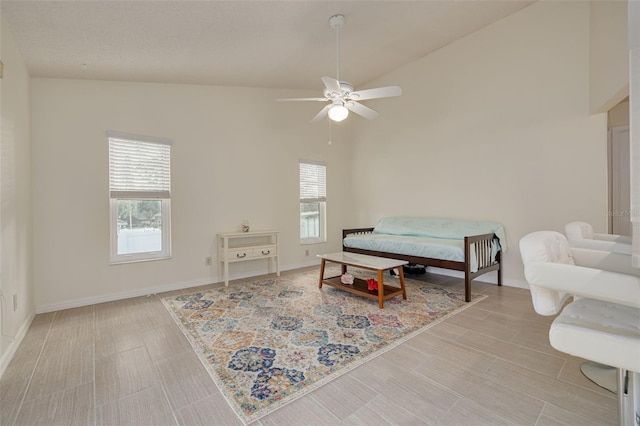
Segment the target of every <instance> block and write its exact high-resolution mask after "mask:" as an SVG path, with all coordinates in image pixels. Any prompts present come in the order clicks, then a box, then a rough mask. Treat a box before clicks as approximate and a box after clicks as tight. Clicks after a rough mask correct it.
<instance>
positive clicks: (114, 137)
mask: <svg viewBox="0 0 640 426" xmlns="http://www.w3.org/2000/svg"><path fill="white" fill-rule="evenodd" d="M107 136H108V138H109V192H110V196H111V198H118V199H149V198H154V199H169V198H171V141H170V140H168V139H162V138H152V137H146V136H135V135H127V134H123V133H119V132H113V131H108V132H107Z"/></svg>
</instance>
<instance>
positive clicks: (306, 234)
mask: <svg viewBox="0 0 640 426" xmlns="http://www.w3.org/2000/svg"><path fill="white" fill-rule="evenodd" d="M326 204H327V165H326V164H325V163H320V162H314V161H306V160H300V242H301V243H302V244H314V243H324V242H326V241H327V236H326V233H325V225H326Z"/></svg>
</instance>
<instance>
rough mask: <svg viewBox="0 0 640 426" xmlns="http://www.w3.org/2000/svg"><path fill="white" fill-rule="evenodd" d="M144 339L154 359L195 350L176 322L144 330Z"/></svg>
mask: <svg viewBox="0 0 640 426" xmlns="http://www.w3.org/2000/svg"><path fill="white" fill-rule="evenodd" d="M142 339H143V340H144V343H145V346H146V347H147V350H148V351H149V356H150V357H151V360H152V361H157V360H160V359H162V358H166V357H168V356H171V355H173V354H177V353H179V352H184V351H187V350H189V351H193V349H192V348H191V345H190V344H189V342H188V341H187V338H186V337H185V336H184V334H182V332H181V331H180V329H178V327H177V326H176V325H175V323H171V324H166V325H161V326H159V327H154V328H150V329H148V330H145V331H144V332H142Z"/></svg>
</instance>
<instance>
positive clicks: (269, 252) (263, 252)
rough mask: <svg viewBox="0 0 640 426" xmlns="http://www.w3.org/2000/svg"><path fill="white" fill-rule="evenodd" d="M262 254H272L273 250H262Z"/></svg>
mask: <svg viewBox="0 0 640 426" xmlns="http://www.w3.org/2000/svg"><path fill="white" fill-rule="evenodd" d="M262 254H264V255H267V254H271V250H267V251H264V250H262Z"/></svg>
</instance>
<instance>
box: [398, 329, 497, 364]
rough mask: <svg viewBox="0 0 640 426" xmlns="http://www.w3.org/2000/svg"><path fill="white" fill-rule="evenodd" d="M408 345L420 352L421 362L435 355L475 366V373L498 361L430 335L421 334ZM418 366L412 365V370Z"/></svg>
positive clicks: (455, 342)
mask: <svg viewBox="0 0 640 426" xmlns="http://www.w3.org/2000/svg"><path fill="white" fill-rule="evenodd" d="M465 333H466V332H465ZM463 334H464V333H463ZM458 337H459V336H458ZM406 345H407V346H408V347H411V348H414V349H416V350H417V351H419V352H420V354H421V355H420V362H422V360H424V359H425V358H426V357H428V356H432V355H435V356H440V357H442V358H446V359H449V360H450V361H452V362H454V363H455V364H458V365H473V367H474V369H475V371H484V370H485V369H487V368H489V367H490V366H491V365H492V364H493V361H494V360H495V359H496V357H495V356H494V355H490V354H487V353H484V352H482V351H478V350H476V349H475V348H470V347H468V346H465V345H462V344H459V343H457V341H449V340H446V339H441V338H440V337H438V336H434V335H430V334H428V333H422V334H419V335H418V336H416V337H414V338H413V339H410V340H408V341H407V343H406ZM418 366H419V363H413V364H411V368H412V369H415V368H416V367H418Z"/></svg>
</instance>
